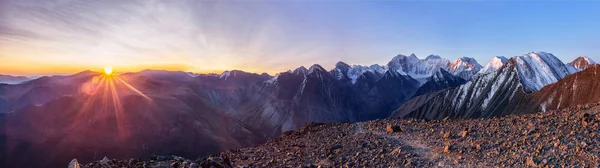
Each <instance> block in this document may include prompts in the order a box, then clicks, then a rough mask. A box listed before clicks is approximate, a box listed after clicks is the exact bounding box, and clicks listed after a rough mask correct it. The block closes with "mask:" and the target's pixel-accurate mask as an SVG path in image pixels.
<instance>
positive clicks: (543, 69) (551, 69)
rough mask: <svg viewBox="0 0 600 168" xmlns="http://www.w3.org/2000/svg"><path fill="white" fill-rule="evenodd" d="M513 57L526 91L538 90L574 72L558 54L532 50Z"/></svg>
mask: <svg viewBox="0 0 600 168" xmlns="http://www.w3.org/2000/svg"><path fill="white" fill-rule="evenodd" d="M513 59H514V60H515V62H516V65H517V71H518V72H519V80H520V81H521V84H523V87H524V89H525V91H526V92H536V91H538V90H540V89H541V88H542V87H544V86H546V85H548V84H552V83H554V82H556V81H558V80H559V79H562V78H564V77H566V76H568V75H570V74H572V73H573V72H572V71H571V70H569V68H568V67H567V66H566V65H565V64H564V63H563V62H562V61H560V60H559V59H558V58H556V56H554V55H552V54H550V53H546V52H531V53H528V54H525V55H523V56H515V57H513Z"/></svg>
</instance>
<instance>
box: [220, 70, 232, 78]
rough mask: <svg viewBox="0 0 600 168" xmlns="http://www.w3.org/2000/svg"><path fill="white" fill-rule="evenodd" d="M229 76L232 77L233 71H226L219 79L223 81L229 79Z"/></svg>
mask: <svg viewBox="0 0 600 168" xmlns="http://www.w3.org/2000/svg"><path fill="white" fill-rule="evenodd" d="M229 75H231V71H224V72H223V73H221V75H219V78H221V79H223V78H225V79H227V77H229Z"/></svg>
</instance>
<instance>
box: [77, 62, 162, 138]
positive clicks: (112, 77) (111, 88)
mask: <svg viewBox="0 0 600 168" xmlns="http://www.w3.org/2000/svg"><path fill="white" fill-rule="evenodd" d="M125 88H126V90H129V91H131V92H132V93H134V94H137V95H139V96H142V97H143V98H144V99H145V100H147V101H148V102H152V99H151V98H150V97H149V96H147V95H146V94H145V93H143V92H142V91H140V90H138V89H137V88H136V87H134V86H133V85H131V84H130V83H128V82H127V81H126V80H125V79H123V78H121V77H120V75H119V74H116V73H115V72H114V71H113V69H112V67H110V66H107V67H105V68H104V73H103V74H100V75H99V76H95V77H93V79H92V80H90V81H89V82H87V83H86V84H84V86H82V91H83V92H84V93H87V94H88V95H90V97H88V98H87V99H86V100H85V102H84V104H83V107H82V108H81V109H80V111H81V112H80V113H79V114H78V115H83V114H84V113H86V112H89V111H90V110H91V108H92V107H91V105H92V104H93V103H94V102H100V103H101V105H102V106H103V107H102V108H103V109H104V110H106V111H112V112H114V116H115V117H116V121H117V122H116V124H117V129H118V134H119V136H121V137H127V136H128V135H129V131H127V129H125V128H123V125H124V124H126V123H125V121H126V120H125V119H124V118H123V116H124V109H123V103H122V102H121V96H122V95H123V94H124V93H123V91H126V90H123V89H125ZM120 91H121V92H120ZM111 100H112V101H111ZM104 110H102V111H104ZM94 115H102V114H94Z"/></svg>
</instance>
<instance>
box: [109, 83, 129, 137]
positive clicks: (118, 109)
mask: <svg viewBox="0 0 600 168" xmlns="http://www.w3.org/2000/svg"><path fill="white" fill-rule="evenodd" d="M109 84H110V91H111V95H112V101H113V107H114V112H115V117H116V120H117V130H118V135H119V137H126V136H128V135H129V132H127V130H126V129H124V128H123V127H124V124H125V123H124V122H123V121H124V120H123V117H124V116H123V107H122V106H121V99H120V98H119V93H118V92H117V88H116V86H115V80H114V78H109Z"/></svg>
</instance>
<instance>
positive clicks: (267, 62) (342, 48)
mask: <svg viewBox="0 0 600 168" xmlns="http://www.w3.org/2000/svg"><path fill="white" fill-rule="evenodd" d="M598 9H600V2H585V1H579V2H560V1H552V2H541V1H528V2H514V1H220V2H213V1H191V0H189V1H183V0H172V1H159V0H140V1H117V0H79V1H74V0H46V1H42V0H0V73H11V74H43V73H72V72H77V71H80V70H84V69H101V68H103V67H104V66H113V67H115V70H116V71H119V70H121V71H135V70H140V69H146V68H150V69H170V70H185V71H194V72H220V71H223V70H228V69H242V70H247V71H251V72H269V73H271V74H274V73H276V72H281V71H285V70H287V69H293V68H295V67H298V66H302V65H303V66H310V65H311V64H313V63H319V64H321V65H323V66H324V67H326V68H327V67H329V68H330V67H332V66H333V65H334V64H335V62H337V61H340V60H341V61H344V62H347V63H350V64H373V63H379V64H385V63H387V62H388V61H389V60H390V59H391V58H392V57H393V56H395V55H397V54H406V55H408V54H411V53H415V54H416V55H417V56H419V57H421V58H423V57H425V56H427V55H429V54H436V55H440V56H442V57H446V58H448V59H456V58H457V57H460V56H468V57H474V58H476V59H477V60H478V61H479V63H480V64H482V65H485V64H486V63H487V62H488V61H489V60H490V59H491V58H492V57H493V56H498V55H501V56H507V57H510V56H515V55H523V54H526V53H528V52H531V51H546V52H551V53H553V54H555V55H556V56H558V57H559V58H561V59H562V60H563V62H569V61H571V60H573V59H574V58H575V57H577V56H580V55H586V56H588V57H590V58H592V59H594V60H597V61H600V56H599V55H600V46H599V45H598V43H597V42H596V39H598V38H599V37H600V33H599V32H598V30H600V10H598ZM24 64H26V65H31V66H20V65H24ZM17 65H19V66H17Z"/></svg>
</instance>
